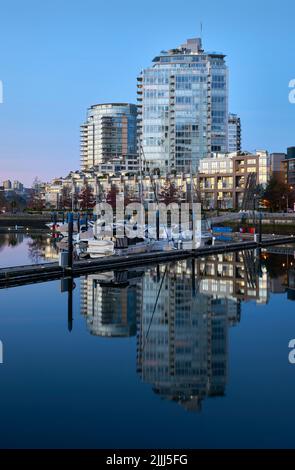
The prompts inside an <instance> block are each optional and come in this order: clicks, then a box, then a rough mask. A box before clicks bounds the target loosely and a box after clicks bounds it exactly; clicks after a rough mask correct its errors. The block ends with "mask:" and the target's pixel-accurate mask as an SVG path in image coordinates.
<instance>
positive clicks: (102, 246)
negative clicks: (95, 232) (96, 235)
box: [87, 239, 115, 258]
mask: <svg viewBox="0 0 295 470" xmlns="http://www.w3.org/2000/svg"><path fill="white" fill-rule="evenodd" d="M114 246H115V244H114V242H113V241H112V240H95V239H93V240H88V246H87V253H89V255H90V258H101V257H103V256H110V255H113V254H114V252H115V250H114Z"/></svg>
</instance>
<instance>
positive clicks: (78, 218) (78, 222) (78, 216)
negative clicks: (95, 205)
mask: <svg viewBox="0 0 295 470" xmlns="http://www.w3.org/2000/svg"><path fill="white" fill-rule="evenodd" d="M77 230H78V233H79V232H80V212H78V214H77Z"/></svg>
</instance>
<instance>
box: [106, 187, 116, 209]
mask: <svg viewBox="0 0 295 470" xmlns="http://www.w3.org/2000/svg"><path fill="white" fill-rule="evenodd" d="M118 194H119V190H118V188H117V186H115V185H112V186H111V189H110V190H109V192H108V193H107V197H106V202H107V203H108V204H109V205H110V206H111V207H112V209H116V199H117V195H118Z"/></svg>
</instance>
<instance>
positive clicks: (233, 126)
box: [228, 114, 241, 153]
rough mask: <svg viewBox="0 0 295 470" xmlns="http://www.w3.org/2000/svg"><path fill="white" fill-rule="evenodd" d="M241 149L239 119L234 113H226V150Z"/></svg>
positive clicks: (236, 150)
mask: <svg viewBox="0 0 295 470" xmlns="http://www.w3.org/2000/svg"><path fill="white" fill-rule="evenodd" d="M240 150H241V119H240V118H239V117H238V116H237V115H236V114H229V115H228V151H229V152H230V153H232V152H240Z"/></svg>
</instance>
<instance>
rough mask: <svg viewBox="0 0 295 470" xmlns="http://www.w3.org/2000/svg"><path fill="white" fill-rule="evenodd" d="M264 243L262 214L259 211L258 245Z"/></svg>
mask: <svg viewBox="0 0 295 470" xmlns="http://www.w3.org/2000/svg"><path fill="white" fill-rule="evenodd" d="M261 242H262V213H261V211H259V238H258V243H259V244H260V243H261Z"/></svg>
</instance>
